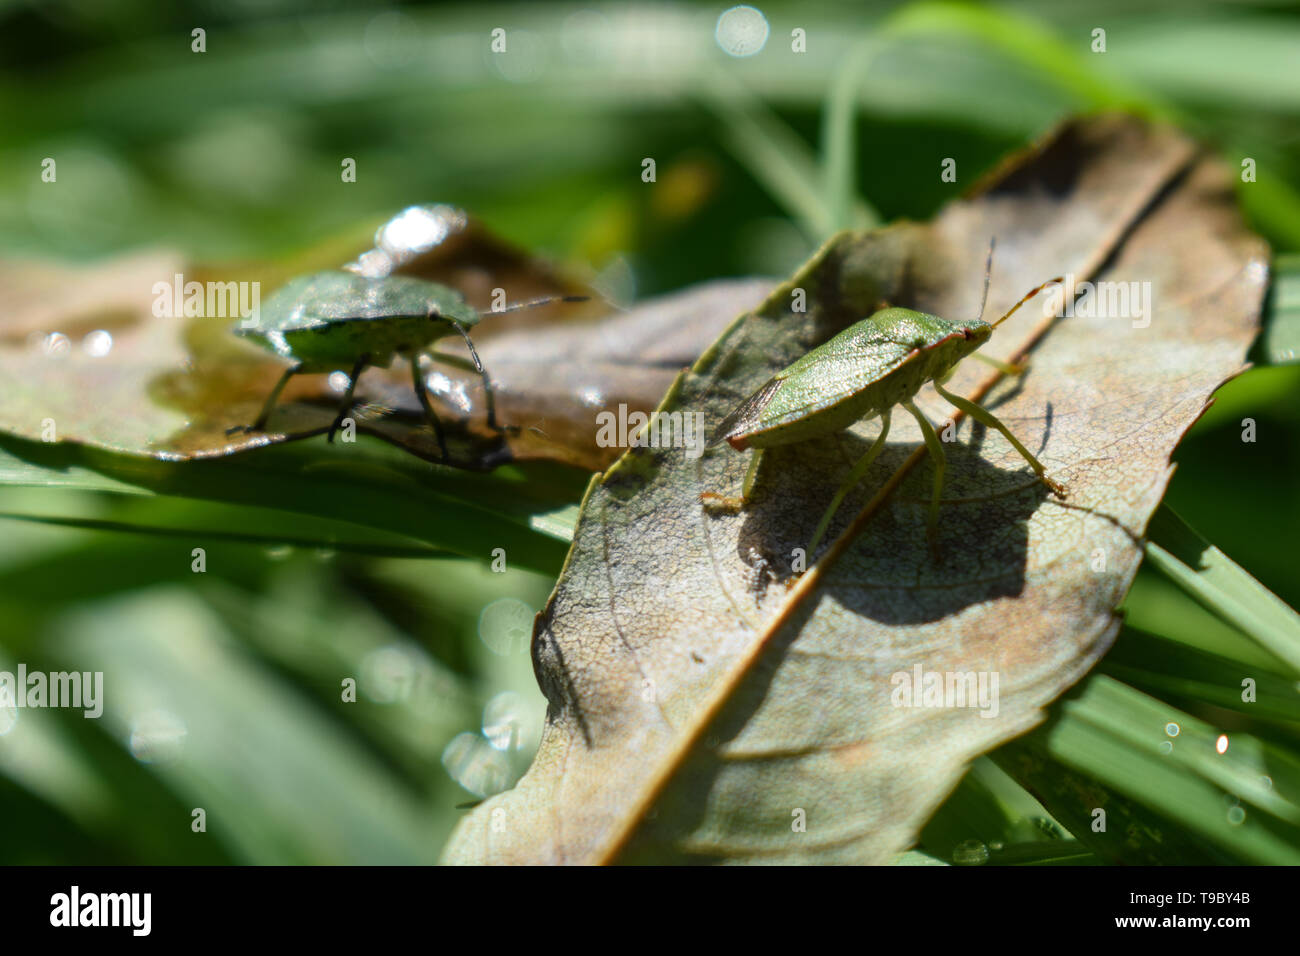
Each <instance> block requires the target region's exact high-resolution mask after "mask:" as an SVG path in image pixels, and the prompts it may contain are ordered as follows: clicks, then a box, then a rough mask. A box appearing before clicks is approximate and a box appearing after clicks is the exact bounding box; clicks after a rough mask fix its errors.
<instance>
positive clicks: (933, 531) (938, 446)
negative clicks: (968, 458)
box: [902, 399, 948, 559]
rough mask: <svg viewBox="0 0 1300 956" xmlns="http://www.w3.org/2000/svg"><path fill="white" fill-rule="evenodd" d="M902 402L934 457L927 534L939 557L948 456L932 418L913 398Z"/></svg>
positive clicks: (931, 547)
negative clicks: (941, 512) (943, 492)
mask: <svg viewBox="0 0 1300 956" xmlns="http://www.w3.org/2000/svg"><path fill="white" fill-rule="evenodd" d="M902 404H903V407H904V408H906V409H907V410H908V411H909V412H911V413H912V415H913V417H914V418H916V423H917V424H918V425H920V426H921V434H922V435H923V436H925V447H926V448H928V449H929V450H930V457H931V458H933V459H934V493H933V494H932V495H931V497H930V515H929V517H928V518H927V519H926V522H925V536H926V538H928V539H929V541H930V552H931V553H932V554H933V555H934V556H935V558H936V559H937V558H938V557H939V494H940V493H941V492H942V491H943V473H944V472H945V471H947V469H948V456H947V455H945V454H944V453H943V442H941V441H939V436H938V435H936V434H935V433H934V426H933V425H931V424H930V419H928V418H926V417H925V416H924V415H923V414H921V410H920V409H919V408H917V407H916V405H915V404H913V403H912V400H911V399H908V400H907V401H905V402H903V403H902Z"/></svg>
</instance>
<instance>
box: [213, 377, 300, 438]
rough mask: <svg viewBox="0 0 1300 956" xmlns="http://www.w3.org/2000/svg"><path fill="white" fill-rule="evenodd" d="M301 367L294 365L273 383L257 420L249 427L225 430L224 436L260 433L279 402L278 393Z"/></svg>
mask: <svg viewBox="0 0 1300 956" xmlns="http://www.w3.org/2000/svg"><path fill="white" fill-rule="evenodd" d="M300 368H302V366H301V365H294V366H293V367H291V368H287V369H285V371H284V374H283V375H281V376H280V381H278V382H276V383H275V388H273V389H271V394H270V395H268V396H267V398H266V401H265V402H263V403H262V411H261V412H260V413H259V414H258V416H257V420H256V421H255V422H253V424H251V425H236V426H234V427H233V428H227V429H226V434H227V435H233V434H235V432H260V431H261V430H262V429H264V428H265V427H266V423H267V421H268V420H269V419H270V417H271V412H272V411H273V410H274V408H275V403H276V402H277V401H279V400H280V393H281V392H283V391H284V387H285V386H286V385H287V384H289V379H291V378H293V377H294V376H295V375H297V374H298V369H300Z"/></svg>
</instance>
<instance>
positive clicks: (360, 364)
mask: <svg viewBox="0 0 1300 956" xmlns="http://www.w3.org/2000/svg"><path fill="white" fill-rule="evenodd" d="M369 364H370V354H369V353H366V354H365V355H363V356H361V358H359V359H357V364H356V365H353V366H352V375H351V376H350V377H349V378H348V390H347V392H346V393H345V394H344V395H343V403H342V404H341V405H339V413H338V414H337V415H335V416H334V421H333V422H331V423H330V433H329V437H328V438H326V439H325V440H326V441H328V442H329V443H330V444H333V443H334V433H335V432H336V431H338V430H339V426H341V425H342V424H343V419H345V418H347V417H348V412H350V411H352V393H353V392H354V391H356V388H357V379H359V378H360V377H361V373H362V372H363V371H364V370H365V367H366V366H367V365H369Z"/></svg>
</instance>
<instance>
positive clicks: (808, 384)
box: [700, 244, 1065, 555]
mask: <svg viewBox="0 0 1300 956" xmlns="http://www.w3.org/2000/svg"><path fill="white" fill-rule="evenodd" d="M992 257H993V249H992V245H991V244H990V248H989V268H990V269H991V267H992ZM988 279H989V271H988V270H986V272H985V276H984V295H985V297H986V298H987V296H988ZM1060 281H1061V279H1060V278H1056V279H1050V280H1048V281H1047V282H1044V283H1043V284H1042V285H1040V286H1037V287H1036V288H1034V289H1033V290H1031V291H1030V292H1029V293H1028V294H1027V295H1025V296H1024V298H1022V299H1021V300H1020V301H1019V302H1017V303H1016V304H1015V305H1014V306H1012V307H1011V309H1010V310H1009V311H1008V312H1007V313H1006V314H1005V315H1003V316H1002V317H1001V318H1000V319H998V320H997V321H996V322H993V323H991V324H990V323H988V322H984V321H983V320H982V318H981V319H966V320H962V319H958V320H952V319H944V318H940V317H939V316H937V315H930V314H928V313H925V312H917V311H915V310H913V309H903V308H896V307H891V308H884V309H881V310H879V311H877V312H875V313H873V314H872V315H870V316H869V317H867V318H865V319H863V320H862V321H860V322H857V323H856V324H854V325H852V326H850V327H849V328H847V329H845V330H844V331H843V332H841V333H839V334H838V335H836V336H835V337H834V338H832V339H830V340H829V341H827V342H825V343H823V344H822V345H819V346H818V347H817V348H815V349H813V350H812V351H811V352H809V353H808V354H807V355H805V356H803V358H801V359H798V360H797V361H795V362H794V363H793V364H791V365H790V366H788V367H787V368H786V369H785V370H783V371H781V372H779V373H777V374H776V375H775V376H773V377H772V378H771V379H770V380H769V381H768V382H767V383H766V384H765V385H763V387H762V388H760V389H758V391H756V392H754V394H753V395H751V396H750V397H749V398H747V399H746V400H745V401H743V402H741V403H740V405H739V406H738V407H737V408H736V409H735V410H734V411H733V412H732V413H731V414H730V415H728V416H727V417H726V418H725V419H723V421H722V423H721V424H720V425H719V426H718V428H717V430H716V431H715V432H714V435H713V438H712V440H711V442H710V445H718V444H720V443H722V442H723V441H725V442H727V443H728V444H730V445H731V447H732V448H735V449H736V450H737V451H743V450H745V449H747V448H753V449H754V456H753V458H752V459H751V460H750V463H749V469H748V471H747V472H746V473H745V479H744V484H743V485H742V489H741V497H739V498H734V497H727V496H723V495H718V494H714V493H712V492H704V493H703V494H702V495H701V496H700V498H701V500H703V501H712V502H715V503H720V504H722V505H724V506H727V507H732V508H736V507H744V505H745V504H747V503H748V501H749V497H750V493H751V492H752V491H753V487H754V481H755V479H756V477H757V475H758V464H759V461H760V460H761V458H762V455H763V450H764V449H766V448H770V447H773V446H777V445H790V444H794V443H796V442H801V441H807V440H808V439H811V438H819V437H822V436H824V435H830V434H834V433H836V432H839V431H842V430H843V429H845V428H848V427H849V426H850V425H852V424H853V423H855V422H858V421H862V420H866V419H871V418H876V417H879V418H880V434H879V435H877V437H876V439H875V441H874V442H873V443H872V444H871V447H870V448H869V449H867V452H866V453H865V454H864V455H863V456H862V457H861V458H860V459H859V460H858V462H857V463H856V464H855V465H854V466H853V468H852V469H851V470H850V471H849V474H848V476H847V477H846V478H845V479H844V481H843V482H842V483H841V485H840V487H839V488H838V489H837V490H836V492H835V495H834V496H833V497H832V498H831V502H830V505H829V506H828V507H827V509H826V511H825V512H824V513H823V515H822V517H821V520H820V521H819V522H818V523H817V529H816V530H815V531H814V532H813V536H812V540H811V541H810V542H809V544H808V553H809V554H810V555H811V554H812V553H813V552H814V551H815V550H816V548H817V545H818V544H820V543H821V540H822V537H823V535H825V534H826V529H827V528H828V527H829V525H830V522H831V519H832V518H833V517H834V516H835V512H836V511H838V510H839V507H840V504H841V503H842V502H843V500H844V496H845V495H846V494H848V492H849V491H850V490H851V489H852V488H853V487H854V486H855V485H856V484H857V483H858V482H859V481H861V480H862V478H863V476H864V475H865V474H866V472H867V468H868V467H870V465H871V463H872V461H874V460H875V458H876V456H877V455H879V454H880V452H881V450H882V449H883V448H884V444H885V437H886V436H887V435H888V434H889V419H890V413H891V412H892V410H893V408H894V407H895V406H896V405H901V406H902V407H903V408H905V409H907V411H908V412H909V413H911V415H912V416H913V417H914V418H915V419H916V421H917V424H919V425H920V426H921V434H922V435H923V436H924V438H925V444H926V447H927V449H928V450H929V452H930V456H931V458H933V459H934V464H935V474H934V486H933V494H932V496H931V499H930V511H929V515H928V518H927V524H926V530H927V533H928V536H929V540H930V543H931V548H932V549H935V548H936V540H937V533H938V523H939V496H940V492H941V491H942V489H943V476H944V468H945V457H944V452H943V443H942V442H940V440H939V436H938V435H936V434H935V430H934V426H933V425H931V424H930V421H929V419H927V418H926V417H925V415H924V414H922V412H921V410H920V409H918V408H917V407H916V405H915V403H914V402H913V398H914V396H915V395H916V393H917V392H918V391H920V389H921V386H923V385H924V384H925V383H926V382H932V383H933V384H934V388H935V390H936V391H937V392H938V393H939V394H940V395H941V396H942V397H943V398H944V399H945V400H946V401H948V402H949V403H950V404H952V405H953V406H955V407H956V408H960V409H961V410H962V411H963V412H965V413H966V414H968V415H970V416H971V418H973V419H975V420H976V421H978V422H981V423H982V424H984V425H985V426H987V427H989V428H994V429H996V430H997V431H999V432H1001V433H1002V435H1003V436H1004V437H1005V438H1006V439H1007V441H1009V442H1010V443H1011V445H1012V446H1013V447H1014V448H1015V449H1016V451H1018V452H1019V453H1020V454H1021V455H1022V456H1023V457H1024V459H1025V461H1027V462H1028V463H1029V466H1030V467H1031V468H1032V469H1033V471H1034V474H1035V475H1037V476H1038V478H1039V479H1040V480H1041V481H1042V482H1043V483H1044V484H1045V485H1047V487H1048V488H1050V489H1051V490H1052V492H1053V493H1054V494H1056V495H1057V496H1058V497H1061V498H1064V497H1065V488H1064V486H1063V485H1060V484H1058V483H1057V482H1055V481H1053V480H1052V479H1051V478H1049V477H1047V473H1046V469H1044V468H1043V465H1042V463H1041V462H1039V460H1038V459H1037V458H1035V457H1034V456H1033V455H1032V454H1031V453H1030V452H1029V449H1027V448H1026V447H1025V446H1024V445H1023V444H1021V443H1020V441H1019V440H1018V439H1017V438H1016V437H1015V436H1014V435H1012V434H1011V432H1010V430H1009V429H1008V428H1007V427H1006V426H1005V425H1003V424H1002V422H1000V421H998V419H997V418H996V417H994V415H993V414H992V413H991V412H989V411H987V410H986V409H984V408H981V407H980V406H979V405H976V404H975V403H974V402H971V401H969V400H968V399H965V398H962V397H961V396H959V395H953V394H952V393H951V392H949V391H947V390H946V389H945V388H944V387H943V383H944V382H945V381H947V379H948V378H949V377H950V376H951V375H952V373H953V371H954V370H955V369H956V367H957V365H958V363H959V362H961V360H962V359H964V358H966V357H967V356H968V355H971V354H973V353H975V351H976V349H978V348H979V347H980V346H981V345H983V344H984V343H985V342H987V341H988V340H989V337H990V336H991V335H992V334H993V330H994V329H995V328H996V327H997V326H998V325H1000V324H1001V323H1002V322H1004V321H1006V320H1007V319H1008V318H1010V317H1011V315H1012V314H1013V313H1014V312H1015V311H1016V310H1017V309H1019V308H1020V307H1021V306H1022V305H1024V304H1025V302H1027V301H1028V300H1029V299H1030V298H1032V297H1033V296H1034V295H1036V294H1037V293H1039V292H1040V291H1042V290H1043V289H1045V288H1046V287H1047V286H1049V285H1052V284H1053V283H1057V282H1060ZM983 311H984V310H983V306H982V305H981V307H980V312H981V315H982V313H983ZM975 357H976V358H981V359H983V358H985V356H982V355H978V354H976V355H975ZM986 360H987V361H988V362H989V363H990V364H993V365H995V366H997V367H999V368H1001V369H1002V370H1003V371H1008V372H1012V373H1015V372H1019V371H1021V369H1019V368H1016V367H1014V366H1008V365H1006V364H1005V363H1002V362H998V361H997V360H995V359H986Z"/></svg>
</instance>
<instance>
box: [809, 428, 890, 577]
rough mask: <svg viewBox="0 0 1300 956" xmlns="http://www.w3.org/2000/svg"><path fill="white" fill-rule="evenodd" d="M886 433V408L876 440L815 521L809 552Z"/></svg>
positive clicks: (882, 446)
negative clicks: (824, 511) (818, 519)
mask: <svg viewBox="0 0 1300 956" xmlns="http://www.w3.org/2000/svg"><path fill="white" fill-rule="evenodd" d="M888 434H889V411H888V410H886V411H884V412H882V413H881V415H880V434H879V435H877V436H876V440H875V441H873V442H872V443H871V447H870V448H868V449H867V452H866V454H865V455H863V456H862V457H861V458H859V459H858V463H857V464H856V465H854V466H853V470H852V471H850V472H849V476H848V477H847V478H845V479H844V482H843V483H842V484H841V485H840V487H839V489H838V490H837V491H836V492H835V497H833V498H832V499H831V503H830V505H829V506H828V507H827V509H826V513H825V514H823V515H822V520H821V521H819V522H817V530H816V531H814V532H813V536H812V541H810V542H809V544H808V553H809V554H812V553H813V552H814V551H816V550H817V545H819V544H820V543H821V540H822V535H824V534H825V533H826V528H827V527H828V526H829V525H830V523H831V518H833V517H834V516H835V512H837V511H838V510H839V508H840V505H841V504H842V503H843V501H844V496H845V495H847V494H848V493H849V489H851V488H853V487H855V486H856V485H857V483H858V482H859V481H861V480H862V476H863V475H865V474H866V473H867V469H868V468H869V467H871V463H872V462H873V461H875V460H876V456H877V455H879V454H880V452H881V449H883V448H884V447H885V436H886V435H888Z"/></svg>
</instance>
